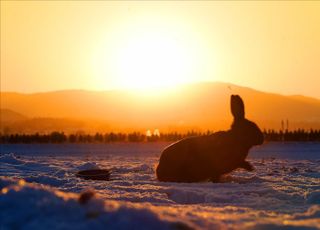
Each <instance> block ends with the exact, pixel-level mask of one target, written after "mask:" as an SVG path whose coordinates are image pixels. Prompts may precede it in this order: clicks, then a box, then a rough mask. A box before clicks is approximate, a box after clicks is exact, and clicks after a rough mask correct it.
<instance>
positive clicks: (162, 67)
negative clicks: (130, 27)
mask: <svg viewBox="0 0 320 230" xmlns="http://www.w3.org/2000/svg"><path fill="white" fill-rule="evenodd" d="M116 60H117V66H116V71H117V75H118V80H119V84H121V85H122V86H124V87H129V88H150V87H163V86H172V85H177V84H179V83H183V82H186V81H188V72H190V66H191V64H192V60H191V58H190V53H189V54H188V50H187V48H186V47H183V46H182V44H181V43H179V41H178V40H177V39H175V38H174V37H170V36H169V35H168V34H159V33H145V34H142V35H136V36H133V37H131V38H130V39H128V41H127V43H126V44H125V45H124V46H123V47H122V48H121V49H120V50H119V52H118V55H117V59H116Z"/></svg>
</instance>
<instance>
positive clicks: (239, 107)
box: [230, 95, 244, 120]
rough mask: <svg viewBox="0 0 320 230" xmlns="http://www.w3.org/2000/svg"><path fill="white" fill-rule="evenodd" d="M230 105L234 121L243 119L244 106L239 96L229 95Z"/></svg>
mask: <svg viewBox="0 0 320 230" xmlns="http://www.w3.org/2000/svg"><path fill="white" fill-rule="evenodd" d="M230 105H231V113H232V115H233V117H234V119H235V120H239V119H244V104H243V101H242V99H241V97H240V96H239V95H231V100H230Z"/></svg>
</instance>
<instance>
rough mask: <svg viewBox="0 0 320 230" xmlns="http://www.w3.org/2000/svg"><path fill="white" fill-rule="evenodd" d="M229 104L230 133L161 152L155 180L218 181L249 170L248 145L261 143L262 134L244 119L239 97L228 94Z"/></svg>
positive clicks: (192, 139) (190, 140)
mask: <svg viewBox="0 0 320 230" xmlns="http://www.w3.org/2000/svg"><path fill="white" fill-rule="evenodd" d="M230 105H231V113H232V115H233V118H234V120H233V123H232V125H231V129H230V130H227V131H219V132H216V133H213V134H211V135H206V136H196V137H189V138H185V139H182V140H180V141H178V142H176V143H173V144H171V145H169V146H168V147H166V148H165V149H164V150H163V151H162V153H161V156H160V160H159V164H158V166H157V169H156V174H157V178H158V180H159V181H166V182H200V181H212V182H218V181H219V178H220V177H221V175H223V174H227V173H230V172H231V171H233V170H235V169H237V168H244V169H246V170H248V171H251V170H253V166H252V165H251V164H250V163H249V162H248V161H246V157H247V156H248V152H249V150H250V148H251V147H252V146H254V145H261V144H262V143H263V134H262V132H261V130H260V129H259V127H258V126H257V125H256V124H255V123H253V122H252V121H249V120H247V119H246V118H245V109H244V103H243V101H242V99H241V97H240V96H238V95H231V100H230Z"/></svg>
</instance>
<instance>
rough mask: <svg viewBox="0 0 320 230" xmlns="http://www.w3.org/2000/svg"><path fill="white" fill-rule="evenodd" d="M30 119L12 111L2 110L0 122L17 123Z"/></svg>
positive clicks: (0, 110) (0, 111)
mask: <svg viewBox="0 0 320 230" xmlns="http://www.w3.org/2000/svg"><path fill="white" fill-rule="evenodd" d="M27 119H28V117H26V116H24V115H22V114H20V113H17V112H14V111H12V110H10V109H2V108H1V109H0V121H1V122H17V121H24V120H27Z"/></svg>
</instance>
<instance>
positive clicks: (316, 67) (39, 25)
mask: <svg viewBox="0 0 320 230" xmlns="http://www.w3.org/2000/svg"><path fill="white" fill-rule="evenodd" d="M319 12H320V2H319V1H310V2H306V1H302V2H299V1H282V2H281V1H280V2H278V1H270V2H269V1H245V2H240V1H236V2H232V1H226V2H223V1H221V2H220V1H203V2H202V1H196V2H192V1H177V2H172V1H159V2H157V1H150V2H147V1H141V2H132V1H130V2H126V1H118V2H113V1H96V2H94V1H90V2H87V1H1V91H15V92H26V93H32V92H43V91H54V90H65V89H87V90H109V89H126V88H152V87H157V86H175V85H177V84H181V83H190V82H199V81H201V82H203V81H222V82H231V83H234V84H238V85H241V86H248V87H251V88H255V89H258V90H262V91H267V92H275V93H280V94H302V95H306V96H312V97H316V98H320V90H319V86H320V14H319Z"/></svg>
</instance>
